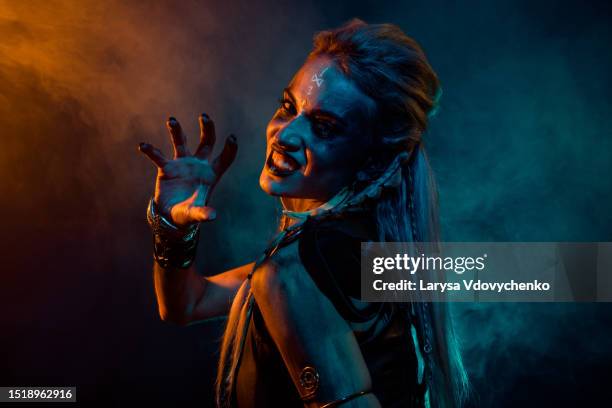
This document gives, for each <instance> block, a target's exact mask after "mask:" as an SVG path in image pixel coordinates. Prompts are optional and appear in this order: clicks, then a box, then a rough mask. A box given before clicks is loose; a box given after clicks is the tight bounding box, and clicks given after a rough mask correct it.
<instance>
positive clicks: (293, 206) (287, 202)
mask: <svg viewBox="0 0 612 408" xmlns="http://www.w3.org/2000/svg"><path fill="white" fill-rule="evenodd" d="M280 200H281V203H282V205H283V208H284V209H285V210H289V211H296V212H303V211H309V210H312V209H313V208H317V207H319V206H321V205H323V204H324V203H325V201H320V200H314V199H311V198H291V197H281V198H280Z"/></svg>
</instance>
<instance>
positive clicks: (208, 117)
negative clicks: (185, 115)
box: [202, 113, 210, 120]
mask: <svg viewBox="0 0 612 408" xmlns="http://www.w3.org/2000/svg"><path fill="white" fill-rule="evenodd" d="M202 118H203V119H204V120H210V116H208V115H207V114H206V113H202Z"/></svg>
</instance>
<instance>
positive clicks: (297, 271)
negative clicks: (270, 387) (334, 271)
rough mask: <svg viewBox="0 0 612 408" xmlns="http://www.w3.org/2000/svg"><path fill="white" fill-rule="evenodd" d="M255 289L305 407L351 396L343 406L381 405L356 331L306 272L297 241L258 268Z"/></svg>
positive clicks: (270, 330) (267, 325)
mask: <svg viewBox="0 0 612 408" xmlns="http://www.w3.org/2000/svg"><path fill="white" fill-rule="evenodd" d="M251 288H252V291H253V295H254V297H255V300H256V302H257V304H258V306H259V309H260V310H261V313H262V316H263V319H264V322H265V324H266V327H267V329H268V331H269V332H270V335H271V336H272V339H273V340H274V343H275V344H276V346H277V348H278V350H279V351H280V354H281V356H282V358H283V361H284V362H285V365H286V366H287V369H288V371H289V373H290V375H291V379H292V380H293V383H294V384H295V386H296V388H297V390H298V392H299V393H300V396H301V397H302V399H303V401H304V406H306V407H309V408H310V407H323V406H325V404H328V403H330V402H333V401H340V400H343V399H345V398H346V399H347V401H346V402H344V403H343V404H342V408H351V407H379V406H380V404H379V402H378V400H377V398H376V397H375V396H374V394H371V393H369V391H370V390H371V385H372V384H371V378H370V373H369V371H368V368H367V366H366V363H365V361H364V359H363V355H362V354H361V350H360V348H359V344H358V343H357V340H356V339H355V336H354V334H353V332H352V330H351V328H350V327H349V325H348V323H347V322H346V321H345V320H344V319H343V318H342V317H341V316H340V315H339V314H338V312H337V311H336V309H335V308H334V306H333V305H332V303H331V302H330V301H329V299H327V297H325V296H324V295H323V294H322V293H321V291H320V290H319V289H318V288H317V286H316V285H315V283H314V282H313V280H312V279H311V277H310V275H309V274H308V273H307V271H306V270H305V269H304V267H303V265H302V263H301V261H300V259H299V255H298V251H297V243H294V244H291V245H290V246H288V247H285V248H283V249H282V250H280V251H279V252H277V254H275V256H274V258H273V259H271V260H269V261H268V262H267V263H265V264H264V265H262V267H261V268H258V270H257V271H256V272H255V274H254V275H253V280H252V283H251ZM315 384H316V385H315ZM311 394H312V395H311Z"/></svg>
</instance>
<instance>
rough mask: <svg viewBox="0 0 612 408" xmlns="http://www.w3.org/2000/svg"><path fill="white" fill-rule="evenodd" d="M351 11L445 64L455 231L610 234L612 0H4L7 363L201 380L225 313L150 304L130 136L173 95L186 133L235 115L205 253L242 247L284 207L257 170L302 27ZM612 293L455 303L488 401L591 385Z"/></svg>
mask: <svg viewBox="0 0 612 408" xmlns="http://www.w3.org/2000/svg"><path fill="white" fill-rule="evenodd" d="M502 16H503V17H502ZM352 17H361V18H363V19H364V20H366V21H368V22H394V23H397V24H399V25H400V26H401V27H402V28H403V29H404V30H405V31H406V32H407V33H408V34H409V35H412V36H414V37H415V38H416V39H417V40H418V41H419V42H420V43H421V44H422V45H423V47H424V49H425V51H426V53H427V55H428V57H429V59H430V61H431V63H432V65H433V67H434V68H435V69H436V70H437V72H438V74H439V77H440V79H441V81H442V85H443V88H444V96H443V98H442V101H441V102H442V106H441V109H440V111H439V113H438V115H437V117H436V118H434V120H433V122H432V127H431V129H430V131H429V133H428V134H427V135H426V143H427V147H428V149H429V152H430V154H431V158H432V163H433V166H434V169H435V170H436V175H437V178H438V181H439V185H440V193H441V206H442V207H441V215H442V220H443V233H444V236H445V238H446V239H447V240H449V241H452V240H457V241H463V240H464V241H470V240H471V241H478V240H484V241H486V240H501V241H503V240H509V241H512V240H517V241H518V240H523V241H529V240H543V241H545V240H550V241H557V240H576V241H580V240H586V241H589V240H610V231H611V227H612V218H611V215H610V212H609V208H610V203H611V202H612V192H611V191H610V186H609V174H610V173H611V172H612V159H611V156H610V153H609V152H610V151H611V150H612V149H611V148H612V146H611V145H610V144H611V141H612V139H611V138H610V131H609V129H610V127H611V125H612V123H610V121H611V118H612V115H611V114H610V112H611V111H612V107H611V105H610V98H609V95H608V93H609V89H610V76H609V74H608V73H609V71H610V66H612V61H611V56H610V53H609V50H608V42H609V41H607V39H609V38H610V25H609V17H610V10H609V9H608V8H607V7H606V5H605V4H604V3H601V4H596V3H593V4H584V3H583V2H581V3H578V2H573V3H572V2H561V3H559V2H554V4H553V3H551V4H548V3H547V2H538V3H537V4H536V3H533V2H528V1H519V2H514V1H513V2H510V1H506V2H503V1H502V2H495V3H491V2H486V1H482V2H479V1H473V2H468V3H465V2H462V3H452V2H443V1H428V2H418V1H415V2H410V3H407V4H404V5H401V6H400V5H380V4H374V3H369V2H355V1H350V2H344V3H342V2H334V3H333V4H331V3H329V2H293V3H290V4H279V2H272V1H258V2H251V1H226V2H216V1H214V2H213V1H202V2H196V1H180V2H171V1H157V2H121V1H118V0H111V1H103V2H100V1H79V2H75V1H53V0H51V1H44V2H43V1H8V0H7V1H2V0H0V142H1V143H2V145H1V148H0V215H1V216H2V218H1V221H0V223H1V225H2V235H3V241H4V242H3V244H2V249H1V250H0V251H1V255H2V259H3V267H2V273H1V279H2V284H1V285H0V299H2V303H3V304H2V310H3V311H5V313H3V314H2V315H1V316H0V325H1V327H2V328H3V331H5V332H6V333H10V334H11V335H9V336H2V337H0V358H1V359H2V360H3V361H5V362H6V366H7V367H9V368H8V369H7V370H4V371H3V374H2V377H1V378H0V380H2V381H0V382H2V383H4V384H10V383H16V382H21V383H23V384H43V383H44V384H55V385H62V384H79V385H80V386H82V387H84V389H85V391H83V393H82V394H81V395H84V396H87V395H89V396H90V397H92V396H93V397H92V398H97V399H98V400H99V399H100V398H108V399H109V401H107V402H109V405H117V404H116V402H117V400H118V399H120V398H119V397H118V396H121V397H122V398H129V397H128V396H129V395H145V394H146V395H149V396H150V398H151V400H152V401H155V402H156V403H159V402H160V401H162V402H163V401H167V402H168V405H173V406H177V405H181V404H180V402H181V401H182V402H185V404H183V405H187V403H186V401H190V398H197V399H198V400H200V401H206V400H208V399H207V398H209V397H210V390H212V372H213V371H214V362H215V361H214V360H215V356H214V353H211V350H214V349H216V345H215V344H214V341H212V340H210V339H214V338H217V337H218V335H219V333H218V332H217V331H215V330H216V329H215V328H214V327H213V326H206V327H195V328H191V329H189V330H187V331H185V330H181V331H178V330H177V331H174V330H173V329H171V328H168V327H167V326H164V325H161V324H160V323H159V321H158V318H157V316H156V314H155V312H156V310H155V303H154V294H153V289H152V287H151V286H152V283H151V279H150V272H149V271H150V268H151V259H150V255H149V254H150V236H149V233H148V231H147V227H146V224H145V222H144V209H145V205H146V201H147V198H148V197H149V196H150V195H151V193H152V191H153V181H154V176H155V171H154V168H153V166H152V165H151V164H150V163H148V161H147V160H146V158H144V157H142V156H141V155H140V154H139V153H137V152H136V145H137V144H138V142H141V141H148V142H151V143H153V144H155V145H156V146H158V147H160V148H162V149H163V150H165V151H166V152H168V153H170V145H169V141H168V137H167V135H166V133H165V132H166V131H165V128H164V121H165V120H166V118H167V117H168V116H170V115H173V116H176V117H177V118H178V119H179V120H180V121H181V123H182V124H183V127H184V128H185V129H186V131H187V132H188V135H189V136H190V140H189V142H190V143H191V145H192V147H195V144H196V139H197V136H196V135H197V133H198V132H197V121H196V118H197V115H198V114H200V113H201V112H202V111H205V112H206V113H208V114H209V115H210V116H211V117H212V118H213V119H214V120H215V121H216V125H217V133H218V140H223V138H224V137H225V136H226V135H228V134H229V133H234V134H236V135H237V137H238V142H239V152H238V157H237V159H236V162H235V164H234V165H233V166H232V167H231V168H230V169H229V171H228V172H227V173H226V175H225V176H224V179H223V180H222V181H221V183H220V184H219V186H218V188H217V190H216V191H215V194H214V196H213V198H212V205H213V206H216V207H217V210H218V212H219V219H218V220H217V221H215V222H214V223H211V224H207V225H206V226H205V228H204V231H203V235H202V236H203V238H202V242H201V245H200V252H201V253H200V254H199V256H200V258H199V259H205V260H206V262H205V264H206V265H207V268H206V270H205V272H206V273H213V272H218V271H219V270H222V268H228V267H232V266H236V265H238V264H241V263H245V262H249V261H251V260H252V259H253V258H254V257H255V256H257V254H258V253H259V250H261V248H262V246H263V245H264V244H265V241H266V240H267V238H269V236H270V233H271V232H272V231H273V229H274V223H275V217H276V208H275V206H276V202H275V200H274V199H272V198H270V197H267V196H266V195H265V194H264V193H262V192H261V191H260V189H259V187H258V185H257V179H258V173H259V171H260V169H261V165H262V164H263V159H264V157H263V152H264V145H265V141H264V129H265V126H266V123H267V120H268V118H269V117H270V116H271V115H272V113H273V111H274V109H275V104H276V102H275V101H276V99H277V98H278V96H279V92H280V91H281V90H282V89H283V87H284V86H285V85H286V84H287V82H288V81H289V80H290V78H291V76H292V74H293V73H294V72H295V70H296V69H297V68H298V67H299V66H300V65H301V63H302V62H303V59H304V57H305V55H306V53H307V51H308V50H309V48H310V43H311V38H312V35H313V34H314V32H315V31H316V30H320V29H323V28H326V27H332V26H336V25H338V24H340V23H342V22H344V21H346V20H348V19H349V18H352ZM607 306H608V305H550V304H546V305H530V304H521V305H515V304H504V305H498V304H492V305H471V304H469V305H456V306H455V307H454V310H455V313H456V316H457V317H458V319H457V321H458V329H459V332H460V333H461V334H462V336H461V337H462V339H463V343H464V350H465V352H466V364H467V366H468V369H469V371H470V374H471V377H472V380H473V382H474V384H475V388H476V391H477V394H479V395H480V400H481V402H482V406H509V405H512V403H515V405H519V406H535V405H537V404H541V405H546V406H551V405H554V404H555V403H556V405H563V404H564V403H565V404H570V403H571V402H572V401H573V402H575V403H576V405H577V404H579V402H578V401H580V402H581V403H582V402H584V401H583V400H580V399H579V398H580V396H581V394H582V395H587V396H588V395H591V396H592V395H597V394H596V393H597V391H598V390H599V392H601V390H600V389H598V387H599V384H603V383H604V382H605V381H606V380H608V381H609V373H608V371H609V369H608V368H609V364H610V353H609V350H610V348H611V346H610V341H609V338H610V335H609V327H612V325H611V324H610V318H609V316H610V313H609V307H607ZM41 339H43V340H41ZM60 367H62V368H60ZM175 373H181V374H182V375H181V376H180V377H179V376H175ZM88 384H89V385H88ZM525 384H529V385H530V387H529V389H527V388H526V387H525ZM102 386H107V388H108V389H109V390H112V391H109V392H108V393H104V394H100V393H97V392H96V391H98V390H99V389H101V387H102ZM87 387H90V389H91V390H92V391H91V392H90V393H89V394H87ZM138 387H141V388H140V389H141V390H142V393H140V394H139V393H135V394H134V390H135V389H138ZM81 389H83V388H81ZM163 390H169V391H167V392H164V391H163ZM202 390H204V391H202ZM553 391H554V392H553ZM557 391H558V392H557ZM555 392H556V393H555ZM177 395H180V396H181V397H177ZM133 398H135V397H133ZM177 398H184V399H183V400H180V401H179V400H177ZM572 398H573V399H572ZM122 401H124V400H123V399H122ZM139 402H141V401H139Z"/></svg>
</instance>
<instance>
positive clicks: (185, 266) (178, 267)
mask: <svg viewBox="0 0 612 408" xmlns="http://www.w3.org/2000/svg"><path fill="white" fill-rule="evenodd" d="M199 122H200V144H199V146H198V148H197V150H196V152H195V153H194V154H191V152H190V151H189V148H188V147H187V143H186V137H185V135H184V133H183V130H182V128H181V125H180V124H179V123H178V121H177V120H176V119H175V118H170V119H168V121H167V122H166V126H167V128H168V132H169V134H170V138H171V140H172V146H173V147H174V157H173V159H172V160H169V159H167V158H166V157H164V155H163V154H162V153H161V152H160V151H159V150H158V149H157V148H155V147H153V146H152V145H150V144H147V143H141V144H140V145H139V149H140V151H141V152H142V153H144V154H145V155H146V156H147V157H149V159H151V161H152V162H153V163H154V164H155V165H156V167H157V180H156V184H155V196H154V199H153V203H152V205H151V207H150V211H149V215H150V217H149V218H150V222H151V219H152V220H154V221H155V222H154V224H155V225H157V224H160V225H162V226H163V227H165V229H163V228H162V229H161V232H159V229H157V231H154V234H156V247H155V254H156V256H155V258H156V261H155V263H154V267H153V273H154V282H155V293H156V295H157V300H158V305H159V313H160V316H161V318H162V319H163V320H166V321H170V322H174V323H178V324H181V325H185V324H188V323H192V322H195V321H198V320H203V319H206V318H210V317H215V316H221V315H224V314H227V312H228V311H229V306H230V304H231V300H232V298H233V297H234V295H235V294H236V291H237V290H238V287H239V286H240V284H241V283H242V281H243V280H244V279H245V278H246V276H247V274H248V273H249V271H250V268H251V267H252V266H250V264H249V265H244V266H241V267H238V268H235V269H231V270H228V271H226V272H223V273H220V274H218V275H215V276H212V277H206V278H203V277H201V276H199V275H198V273H197V272H196V269H195V267H194V266H193V263H192V261H193V257H194V256H195V247H194V246H195V245H196V244H197V238H198V235H197V234H191V235H190V234H189V232H190V231H193V230H194V228H196V225H197V224H198V223H200V222H207V221H211V220H214V219H215V218H216V212H215V210H214V209H213V208H212V207H210V206H208V200H209V198H210V194H211V192H212V191H213V189H214V187H215V186H216V184H217V183H218V182H219V180H220V178H221V176H222V175H223V173H224V172H225V171H226V170H227V168H228V167H229V166H230V165H231V164H232V162H233V160H234V158H235V156H236V151H237V144H236V139H235V138H234V136H233V135H232V136H230V137H228V138H227V140H226V141H225V145H224V147H223V151H222V152H221V154H220V155H219V156H218V157H216V158H214V159H212V160H211V153H212V150H213V147H214V144H215V139H216V137H215V126H214V123H213V122H212V120H211V119H210V118H209V117H208V116H207V115H206V114H202V115H201V116H200V118H199ZM152 212H153V213H154V214H155V215H156V216H155V217H151V213H152ZM160 220H161V221H160ZM166 221H167V222H166ZM154 229H155V228H154ZM164 231H165V232H164ZM167 231H170V234H169V233H167ZM159 237H162V238H164V239H157V238H159ZM168 237H170V238H168ZM168 248H170V251H167V253H164V254H163V255H160V253H163V252H164V251H165V250H167V249H168ZM185 248H187V249H185ZM166 258H167V259H166Z"/></svg>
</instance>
